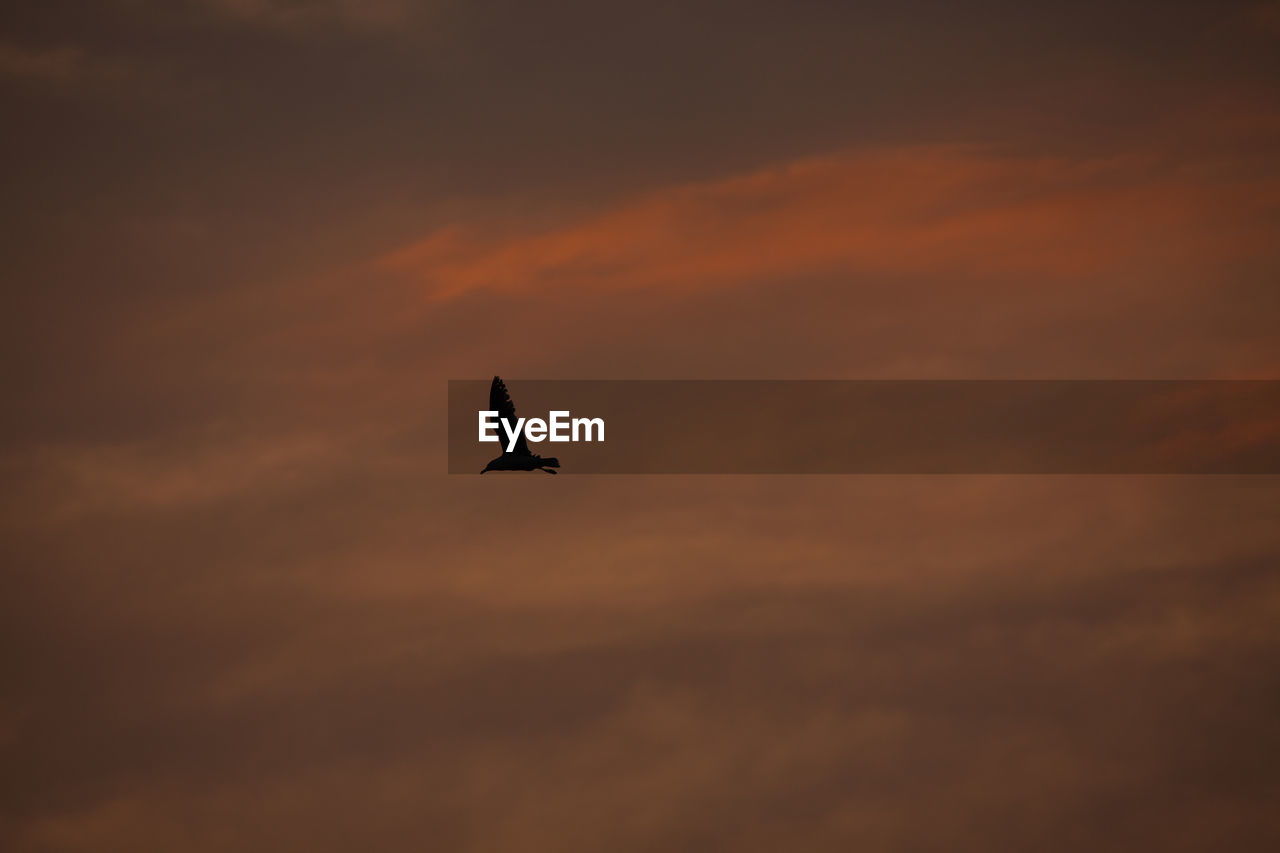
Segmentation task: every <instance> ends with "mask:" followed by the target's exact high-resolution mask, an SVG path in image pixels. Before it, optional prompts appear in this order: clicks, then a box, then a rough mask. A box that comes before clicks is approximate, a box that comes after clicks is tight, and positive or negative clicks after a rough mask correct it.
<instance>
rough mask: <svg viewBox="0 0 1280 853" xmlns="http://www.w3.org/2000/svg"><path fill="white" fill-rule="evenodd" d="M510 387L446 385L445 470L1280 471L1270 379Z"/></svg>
mask: <svg viewBox="0 0 1280 853" xmlns="http://www.w3.org/2000/svg"><path fill="white" fill-rule="evenodd" d="M505 387H506V389H507V390H508V391H509V394H510V400H511V402H512V403H513V406H510V407H507V409H506V411H505V412H504V411H503V409H504V407H503V406H501V405H495V404H494V399H495V398H494V397H493V390H494V387H493V381H492V380H491V379H485V380H451V381H450V382H449V473H451V474H479V473H480V472H481V471H482V470H483V469H485V468H486V467H489V468H490V470H491V471H508V470H519V471H526V470H528V471H533V472H534V473H537V472H538V471H540V470H550V471H558V472H559V473H564V474H570V473H572V474H1276V473H1280V381H1273V380H1245V381H1145V380H1144V381H1092V380H1079V381H1077V380H1062V381H1058V380H1051V381H1050V380H1046V381H1041V380H1034V381H1018V380H1011V381H1005V380H992V381H987V380H975V381H950V380H910V381H877V380H866V381H862V380H859V381H827V380H797V381H775V380H762V381H755V380H750V381H736V380H693V381H690V380H617V381H612V380H607V381H606V380H519V379H510V380H507V381H506V382H505ZM511 408H513V409H514V412H511V411H510V409H511ZM486 413H489V414H488V415H486ZM504 414H507V415H512V414H514V417H505V418H504V417H503V415H504ZM486 418H487V420H486ZM486 424H487V429H486ZM482 437H483V438H485V439H486V440H481V439H482ZM533 456H538V457H541V460H540V461H541V462H548V461H554V462H555V463H556V464H555V465H551V464H546V465H541V464H537V463H538V460H532V459H531V457H533ZM491 463H492V464H491ZM526 476H528V475H526Z"/></svg>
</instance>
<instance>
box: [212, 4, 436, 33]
mask: <svg viewBox="0 0 1280 853" xmlns="http://www.w3.org/2000/svg"><path fill="white" fill-rule="evenodd" d="M204 2H205V5H207V6H209V7H210V8H212V9H213V10H214V11H216V12H219V13H221V14H224V15H227V16H229V17H231V18H235V19H238V20H241V21H245V22H249V23H253V24H255V25H260V26H266V27H271V28H278V29H283V30H291V29H298V28H306V27H312V26H318V25H335V24H336V25H347V26H354V27H360V28H369V29H378V28H383V27H389V26H395V25H396V24H399V23H402V22H403V21H404V20H405V19H406V18H408V17H409V15H410V14H411V13H412V12H413V6H412V4H411V3H409V2H407V0H204Z"/></svg>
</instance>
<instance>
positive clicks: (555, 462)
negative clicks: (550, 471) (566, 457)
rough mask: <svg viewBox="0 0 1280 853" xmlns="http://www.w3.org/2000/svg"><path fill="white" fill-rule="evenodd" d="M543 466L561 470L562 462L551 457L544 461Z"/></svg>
mask: <svg viewBox="0 0 1280 853" xmlns="http://www.w3.org/2000/svg"><path fill="white" fill-rule="evenodd" d="M542 464H543V465H546V466H547V467H548V468H559V467H560V460H559V459H557V458H556V457H554V456H551V457H548V458H546V459H543V460H542Z"/></svg>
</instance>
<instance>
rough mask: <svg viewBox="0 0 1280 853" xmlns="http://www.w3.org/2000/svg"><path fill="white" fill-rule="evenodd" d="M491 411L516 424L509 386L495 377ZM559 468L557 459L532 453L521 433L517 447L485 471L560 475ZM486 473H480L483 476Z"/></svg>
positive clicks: (490, 389) (490, 464) (490, 402)
mask: <svg viewBox="0 0 1280 853" xmlns="http://www.w3.org/2000/svg"><path fill="white" fill-rule="evenodd" d="M489 410H490V411H493V412H497V413H498V417H499V418H502V419H504V420H506V421H507V422H508V423H515V422H516V407H515V404H514V403H512V402H511V395H510V394H508V393H507V386H506V385H504V384H503V383H502V380H501V379H499V378H498V377H496V376H495V377H493V384H492V385H491V386H489ZM559 467H560V460H559V459H556V458H555V457H547V458H546V459H544V458H542V457H541V456H535V455H534V454H532V453H530V452H529V444H528V442H526V441H525V440H524V433H523V432H521V433H520V434H519V435H517V436H516V444H515V447H514V448H512V450H511V451H510V452H503V454H502V455H501V456H499V457H497V458H496V459H491V460H489V464H488V465H486V466H484V471H546V472H547V473H548V474H558V473H559V472H558V471H556V470H555V469H556V468H559ZM484 471H481V472H480V473H481V474H483V473H484Z"/></svg>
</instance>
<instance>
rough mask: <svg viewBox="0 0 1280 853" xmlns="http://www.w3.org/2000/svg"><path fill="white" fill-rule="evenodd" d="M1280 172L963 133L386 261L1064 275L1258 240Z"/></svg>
mask: <svg viewBox="0 0 1280 853" xmlns="http://www.w3.org/2000/svg"><path fill="white" fill-rule="evenodd" d="M1277 199H1280V180H1277V178H1276V177H1275V176H1274V175H1268V176H1266V177H1265V179H1263V180H1243V179H1241V178H1231V179H1224V178H1223V177H1222V176H1221V175H1217V174H1210V175H1205V174H1202V171H1196V170H1195V169H1187V168H1186V167H1185V164H1182V163H1178V162H1173V161H1170V160H1169V159H1167V158H1161V157H1158V156H1155V155H1142V154H1133V155H1126V156H1121V157H1114V158H1108V159H1093V160H1072V159H1066V158H1061V157H1059V158H1047V157H1035V158H1032V157H1010V156H1000V155H998V154H994V153H991V152H985V151H980V150H974V149H966V148H960V147H954V146H932V147H911V148H899V149H887V150H876V151H869V152H855V153H844V154H837V155H832V156H826V157H815V158H811V159H805V160H799V161H796V162H792V163H788V164H785V165H781V166H778V167H775V168H769V169H764V170H761V171H758V172H754V173H751V174H746V175H742V176H737V177H732V178H729V179H724V180H717V181H711V182H704V183H695V184H689V185H684V186H675V187H670V188H666V189H663V190H659V191H656V192H653V193H650V194H647V195H644V196H641V197H638V198H634V199H629V200H626V201H624V202H622V203H619V204H617V205H616V206H614V207H612V208H610V209H606V210H603V211H600V212H597V213H595V214H594V215H591V216H588V217H585V218H583V219H581V220H579V221H574V222H568V223H564V224H562V225H560V226H559V227H555V228H551V229H549V230H544V231H525V230H521V229H519V228H518V227H517V228H511V227H504V226H501V225H495V224H493V223H475V224H469V225H454V226H450V227H447V228H444V229H441V230H439V231H436V232H435V233H433V234H431V235H429V236H428V237H426V239H424V240H422V241H420V242H418V243H416V244H414V245H411V246H408V247H406V248H403V249H401V250H399V251H396V252H393V253H391V254H390V255H388V256H386V257H384V258H382V259H381V260H380V262H379V266H380V267H382V268H383V269H389V270H394V271H398V272H400V273H403V274H406V275H408V276H410V277H412V278H414V279H416V280H418V281H420V282H421V284H422V285H423V286H424V287H425V288H426V290H427V292H428V293H429V294H430V295H431V296H432V297H433V298H436V299H445V298H450V297H453V296H457V295H459V294H462V293H465V292H468V291H474V290H498V291H522V290H528V291H542V290H545V289H546V288H549V287H557V286H578V287H584V288H591V289H628V288H639V287H658V288H675V289H702V288H710V287H718V286H719V287H722V286H725V285H731V284H732V283H734V282H741V281H749V280H763V279H768V278H771V277H781V276H798V275H805V274H812V273H824V272H833V271H835V272H839V271H870V272H878V273H917V272H940V273H947V274H958V275H966V274H979V275H1009V274H1017V275H1034V276H1038V277H1045V276H1049V277H1066V276H1082V275H1088V274H1090V273H1093V272H1097V271H1099V270H1104V269H1105V270H1108V271H1118V272H1123V271H1124V270H1125V269H1126V267H1127V266H1129V265H1130V264H1133V263H1141V264H1142V265H1143V267H1144V269H1147V270H1151V269H1160V268H1162V267H1163V266H1165V265H1168V266H1169V267H1179V266H1183V265H1185V264H1186V263H1188V262H1197V261H1198V262H1204V261H1215V260H1220V259H1223V258H1228V257H1234V256H1237V255H1239V254H1240V253H1242V252H1243V253H1248V252H1250V251H1254V250H1257V249H1258V248H1260V247H1265V246H1266V245H1267V243H1268V235H1266V234H1265V233H1262V229H1261V228H1260V226H1259V225H1258V223H1259V221H1262V222H1265V218H1259V217H1257V215H1256V212H1257V210H1258V209H1259V207H1260V206H1264V205H1268V204H1273V203H1275V201H1276V200H1277Z"/></svg>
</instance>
